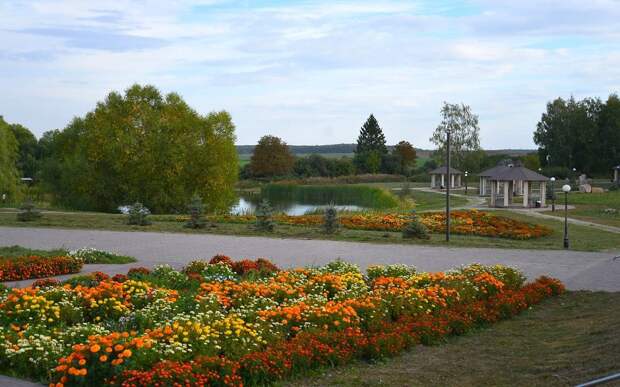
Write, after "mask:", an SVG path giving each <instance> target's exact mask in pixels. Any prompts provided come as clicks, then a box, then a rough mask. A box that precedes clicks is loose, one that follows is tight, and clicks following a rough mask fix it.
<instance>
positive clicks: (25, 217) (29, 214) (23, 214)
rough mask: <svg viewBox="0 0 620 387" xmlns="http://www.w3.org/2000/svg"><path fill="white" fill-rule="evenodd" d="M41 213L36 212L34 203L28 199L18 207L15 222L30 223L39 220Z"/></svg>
mask: <svg viewBox="0 0 620 387" xmlns="http://www.w3.org/2000/svg"><path fill="white" fill-rule="evenodd" d="M41 216H42V215H41V212H40V211H39V210H37V208H36V206H35V205H34V202H33V201H32V200H31V199H30V198H28V199H26V201H25V202H24V203H23V204H22V206H21V207H20V211H19V212H18V213H17V220H19V221H21V222H31V221H33V220H37V219H39V218H41Z"/></svg>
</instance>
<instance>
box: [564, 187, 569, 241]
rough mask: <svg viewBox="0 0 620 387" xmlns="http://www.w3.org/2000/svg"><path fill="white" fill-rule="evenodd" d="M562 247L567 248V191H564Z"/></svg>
mask: <svg viewBox="0 0 620 387" xmlns="http://www.w3.org/2000/svg"><path fill="white" fill-rule="evenodd" d="M564 248H565V249H568V192H564Z"/></svg>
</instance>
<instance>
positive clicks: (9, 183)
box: [0, 116, 20, 202]
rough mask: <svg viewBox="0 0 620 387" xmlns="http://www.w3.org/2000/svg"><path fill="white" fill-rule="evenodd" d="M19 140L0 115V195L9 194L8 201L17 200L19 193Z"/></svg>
mask: <svg viewBox="0 0 620 387" xmlns="http://www.w3.org/2000/svg"><path fill="white" fill-rule="evenodd" d="M17 146H18V144H17V140H16V139H15V136H14V135H13V132H12V131H11V129H10V127H9V125H8V124H7V123H6V122H5V121H4V119H3V118H2V116H0V197H1V196H2V195H3V194H6V195H7V199H6V200H7V201H9V202H11V201H13V202H14V201H15V200H17V198H18V195H19V191H20V190H19V184H18V181H19V172H18V170H17V168H16V165H17V160H18V153H17V152H18V148H17Z"/></svg>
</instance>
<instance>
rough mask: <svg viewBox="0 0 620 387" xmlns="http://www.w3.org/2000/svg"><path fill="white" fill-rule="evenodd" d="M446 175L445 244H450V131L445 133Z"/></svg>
mask: <svg viewBox="0 0 620 387" xmlns="http://www.w3.org/2000/svg"><path fill="white" fill-rule="evenodd" d="M446 161H447V162H446V175H447V177H448V185H447V188H446V242H450V185H451V183H452V181H451V180H450V177H451V176H450V130H449V129H448V131H447V133H446Z"/></svg>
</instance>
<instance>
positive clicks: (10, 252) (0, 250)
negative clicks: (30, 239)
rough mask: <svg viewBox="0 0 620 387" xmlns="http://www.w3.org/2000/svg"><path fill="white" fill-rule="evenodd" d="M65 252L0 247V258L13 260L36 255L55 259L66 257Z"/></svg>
mask: <svg viewBox="0 0 620 387" xmlns="http://www.w3.org/2000/svg"><path fill="white" fill-rule="evenodd" d="M66 254H67V250H63V249H55V250H37V249H27V248H25V247H21V246H0V257H2V258H15V257H23V256H26V255H38V256H40V257H57V256H60V255H66Z"/></svg>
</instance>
